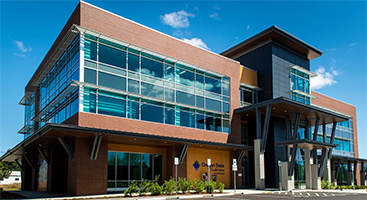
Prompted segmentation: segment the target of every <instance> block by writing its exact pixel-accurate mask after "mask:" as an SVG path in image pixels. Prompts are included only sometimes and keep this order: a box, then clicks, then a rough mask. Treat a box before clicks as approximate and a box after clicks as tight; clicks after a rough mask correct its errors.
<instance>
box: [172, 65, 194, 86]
mask: <svg viewBox="0 0 367 200" xmlns="http://www.w3.org/2000/svg"><path fill="white" fill-rule="evenodd" d="M176 83H180V84H182V85H187V86H190V87H195V86H194V83H195V74H194V73H193V72H190V71H187V70H184V69H180V68H176Z"/></svg>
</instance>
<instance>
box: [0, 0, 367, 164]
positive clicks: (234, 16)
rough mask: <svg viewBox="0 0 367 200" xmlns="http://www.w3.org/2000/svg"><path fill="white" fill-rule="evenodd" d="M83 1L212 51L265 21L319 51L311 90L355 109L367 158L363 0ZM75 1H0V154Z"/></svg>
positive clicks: (12, 138) (12, 139)
mask: <svg viewBox="0 0 367 200" xmlns="http://www.w3.org/2000/svg"><path fill="white" fill-rule="evenodd" d="M88 2H89V3H92V4H94V5H96V6H98V7H101V8H103V9H106V10H108V11H111V12H113V13H116V14H118V15H121V16H123V17H125V18H128V19H131V20H133V21H136V22H138V23H140V24H143V25H146V26H148V27H151V28H153V29H156V30H158V31H161V32H163V33H166V34H168V35H172V36H174V37H177V38H179V39H182V40H184V41H186V42H189V43H191V44H194V45H198V46H200V47H202V48H206V49H208V50H210V51H213V52H215V53H221V52H223V51H224V50H226V49H228V48H230V47H231V46H233V45H235V44H237V43H239V42H241V41H243V40H245V39H247V38H249V37H251V36H253V35H255V34H256V33H258V32H260V31H262V30H264V29H266V28H268V27H270V26H272V25H276V26H278V27H280V28H282V29H283V30H285V31H287V32H289V33H291V34H292V35H294V36H296V37H298V38H300V39H301V40H303V41H305V42H307V43H308V44H310V45H312V46H314V47H316V48H318V49H320V50H321V51H323V52H324V55H322V56H321V57H319V58H316V59H314V60H312V61H311V71H314V72H317V73H319V74H320V76H319V78H318V80H315V81H316V82H315V81H314V82H313V89H315V90H316V91H318V92H321V93H323V94H326V95H328V96H331V97H334V98H336V99H338V100H341V101H344V102H348V103H349V104H352V105H354V106H356V107H357V123H358V125H357V127H358V139H359V153H360V157H362V158H367V145H365V142H367V134H366V130H367V127H366V124H367V118H366V111H367V107H366V102H367V100H366V99H367V95H366V91H367V88H366V87H367V82H366V78H367V73H366V62H367V60H366V55H367V54H366V44H367V43H366V38H367V35H366V24H367V15H366V10H367V3H366V2H365V1H352V2H347V1H345V2H343V1H323V2H319V1H309V2H305V1H302V2H299V1H296V2H293V1H283V2H278V1H259V2H256V1H213V2H212V1H200V2H195V1H185V2H180V1H161V2H156V1H88ZM77 4H78V1H0V9H1V10H0V13H1V14H0V15H1V23H0V32H1V37H0V44H1V52H0V56H1V57H0V90H1V91H0V95H1V96H0V154H3V153H4V152H5V151H6V150H7V149H9V148H12V147H13V146H15V145H16V144H17V143H18V142H20V141H21V140H22V139H23V136H22V135H20V134H17V132H18V131H19V130H20V128H21V127H22V126H23V121H24V120H23V119H24V108H23V107H22V106H20V105H18V102H19V101H20V99H21V98H22V96H23V95H24V87H25V86H26V84H27V83H28V81H29V79H30V77H31V76H32V74H33V73H34V72H35V70H36V69H37V67H38V66H39V64H40V63H41V61H42V59H43V58H44V56H45V55H46V53H47V51H48V50H49V49H50V47H51V45H52V44H53V42H54V40H55V39H56V37H57V36H58V34H59V33H60V31H61V29H62V28H63V26H64V25H65V23H66V21H67V20H68V18H69V17H70V15H71V13H72V12H73V10H74V9H75V7H76V6H77ZM316 88H317V89H316Z"/></svg>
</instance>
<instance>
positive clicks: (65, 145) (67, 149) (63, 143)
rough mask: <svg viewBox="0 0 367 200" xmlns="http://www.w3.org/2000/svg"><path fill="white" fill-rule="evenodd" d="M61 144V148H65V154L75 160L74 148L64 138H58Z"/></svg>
mask: <svg viewBox="0 0 367 200" xmlns="http://www.w3.org/2000/svg"><path fill="white" fill-rule="evenodd" d="M57 139H58V140H59V142H60V144H61V146H62V147H63V148H64V150H65V152H66V153H67V154H68V156H69V158H70V159H71V160H74V154H73V153H74V152H73V148H72V147H71V145H69V144H68V143H67V142H66V141H65V139H64V138H62V137H59V138H57Z"/></svg>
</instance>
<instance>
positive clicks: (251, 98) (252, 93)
mask: <svg viewBox="0 0 367 200" xmlns="http://www.w3.org/2000/svg"><path fill="white" fill-rule="evenodd" d="M240 95H241V106H242V107H244V106H249V105H252V104H255V103H257V102H258V99H257V90H256V89H253V88H249V87H245V86H241V87H240Z"/></svg>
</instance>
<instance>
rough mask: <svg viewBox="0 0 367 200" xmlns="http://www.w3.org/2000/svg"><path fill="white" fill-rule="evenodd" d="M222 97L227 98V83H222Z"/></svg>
mask: <svg viewBox="0 0 367 200" xmlns="http://www.w3.org/2000/svg"><path fill="white" fill-rule="evenodd" d="M222 87H223V88H222V91H223V95H226V96H229V83H224V82H223V83H222Z"/></svg>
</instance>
